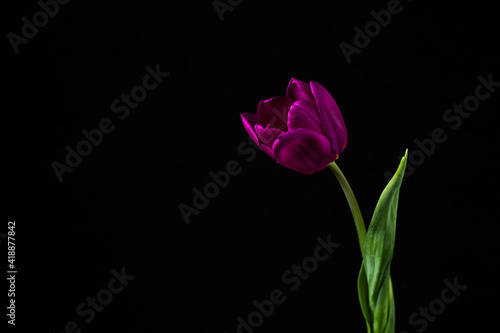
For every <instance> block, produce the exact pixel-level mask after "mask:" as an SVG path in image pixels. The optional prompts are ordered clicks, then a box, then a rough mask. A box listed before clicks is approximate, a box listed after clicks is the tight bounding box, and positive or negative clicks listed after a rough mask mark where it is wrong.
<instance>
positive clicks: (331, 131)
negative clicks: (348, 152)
mask: <svg viewBox="0 0 500 333" xmlns="http://www.w3.org/2000/svg"><path fill="white" fill-rule="evenodd" d="M310 83H311V91H312V93H313V95H314V97H315V98H316V104H317V105H318V111H319V117H320V119H321V125H322V127H323V130H324V132H325V134H326V136H327V137H328V138H329V139H330V141H331V144H332V149H333V150H334V151H335V152H336V153H337V154H340V153H341V152H342V151H343V150H344V148H345V146H346V145H347V129H346V127H345V123H344V118H343V117H342V113H341V112H340V109H339V107H338V106H337V103H335V100H334V99H333V97H332V95H330V93H329V92H328V90H326V89H325V87H323V86H322V85H321V84H319V83H317V82H314V81H311V82H310Z"/></svg>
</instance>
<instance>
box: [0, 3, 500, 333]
mask: <svg viewBox="0 0 500 333" xmlns="http://www.w3.org/2000/svg"><path fill="white" fill-rule="evenodd" d="M485 3H486V2H485ZM401 4H402V6H403V10H402V12H401V13H400V14H397V15H394V16H393V17H392V20H391V22H390V24H389V25H388V26H387V27H385V28H382V30H381V32H380V34H379V35H377V36H376V37H374V38H372V40H371V42H370V44H369V45H368V46H367V47H365V48H364V49H362V50H361V52H360V53H359V54H354V55H353V56H352V62H351V63H349V64H348V63H347V61H346V59H345V57H344V55H343V54H342V51H341V49H340V48H339V44H340V43H341V42H347V43H349V44H353V38H354V34H355V32H354V30H353V29H354V27H356V26H358V27H360V28H362V29H363V28H364V25H365V24H366V23H367V22H369V21H370V20H372V17H371V15H370V11H371V10H376V11H379V10H381V9H385V8H386V7H387V2H386V1H365V2H361V1H347V0H344V1H272V2H271V1H264V0H244V1H243V2H242V3H241V4H240V5H237V6H235V7H234V10H233V11H232V12H229V11H228V12H226V13H224V20H223V21H221V20H220V19H219V17H218V15H217V13H216V11H215V10H214V8H213V6H212V1H141V2H138V1H136V2H132V1H125V2H123V1H107V2H106V3H103V2H89V1H71V2H70V3H68V4H66V5H61V6H60V10H59V13H58V14H57V15H56V16H55V17H53V18H51V19H50V20H49V22H48V24H47V25H46V26H45V27H43V28H40V29H39V32H38V34H37V35H36V36H35V37H34V38H32V39H31V40H30V41H29V42H28V43H27V44H26V45H24V44H23V45H20V47H19V49H20V51H19V53H18V54H16V53H15V52H14V51H13V48H12V46H11V45H10V42H9V40H8V39H7V37H5V38H4V46H5V49H4V50H5V54H6V57H7V60H6V62H5V65H6V73H7V76H6V89H5V92H6V97H5V99H4V104H3V105H4V108H3V110H4V112H3V115H4V122H3V125H4V126H3V127H4V131H3V134H4V135H5V138H4V140H3V145H4V151H5V152H6V153H5V155H4V160H3V165H4V174H3V178H4V188H3V190H4V196H5V198H4V200H3V202H4V206H3V209H2V216H3V218H2V221H3V222H2V223H3V226H1V229H0V232H3V233H6V232H7V222H8V221H9V220H15V221H16V249H17V250H16V264H17V269H18V272H19V273H18V275H17V281H16V291H17V292H16V304H17V316H16V323H17V325H16V329H17V331H19V332H35V331H36V332H53V333H55V332H62V331H64V326H65V324H66V323H67V322H69V321H75V322H77V323H78V324H79V327H80V328H81V329H82V332H109V331H112V332H219V333H224V332H228V333H232V332H236V327H237V325H238V324H237V322H236V318H237V317H238V316H242V317H245V318H246V317H247V316H248V314H249V313H250V312H251V311H253V310H254V306H253V305H252V301H253V300H258V301H261V300H264V299H268V298H269V294H270V292H271V291H272V290H274V289H277V288H279V289H282V290H284V291H285V292H286V295H287V300H286V301H285V303H284V304H282V305H279V306H277V307H276V309H275V311H274V313H273V314H272V316H270V317H269V318H266V319H265V321H264V323H263V324H262V325H261V326H260V327H258V328H256V329H255V332H366V329H365V324H364V319H363V317H362V314H361V310H360V308H359V303H358V298H357V289H356V279H357V274H358V271H359V266H360V254H359V249H358V245H357V238H356V233H355V229H354V225H353V222H352V217H351V215H350V212H349V208H348V205H347V203H346V200H345V198H344V196H343V193H342V191H341V189H340V187H339V186H338V183H337V181H336V180H335V178H334V177H333V175H332V174H331V173H330V172H329V171H328V170H324V171H322V172H318V173H316V174H313V175H310V176H305V175H302V174H299V173H297V172H294V171H292V170H289V169H286V168H284V167H282V166H280V165H277V164H275V163H274V161H273V160H272V159H271V158H269V157H268V156H267V155H265V154H264V153H263V152H258V153H257V155H256V157H255V159H253V160H251V161H249V162H247V161H246V158H248V155H241V154H240V153H239V152H238V150H237V148H238V146H239V144H240V143H241V142H243V141H245V140H246V139H247V137H248V136H247V134H246V132H245V130H244V129H243V126H242V124H241V120H240V116H239V114H240V113H244V112H256V106H257V103H258V102H259V100H261V99H266V98H270V97H273V96H280V95H284V94H285V91H286V87H287V84H288V81H289V80H290V77H295V78H298V79H300V80H303V81H310V80H313V81H317V82H319V83H321V84H322V85H324V86H325V87H326V88H327V89H328V90H329V91H330V92H331V94H332V95H333V97H334V98H335V99H336V101H337V104H338V105H339V107H340V109H341V110H342V112H343V115H344V119H345V123H346V126H347V129H348V134H349V137H348V144H347V147H346V149H345V151H344V152H343V153H342V154H341V156H340V158H339V159H338V161H337V164H338V165H339V166H340V168H341V169H342V170H343V172H344V173H345V175H346V177H347V178H348V180H349V182H350V183H351V186H352V187H353V189H354V191H355V193H356V195H357V198H358V201H359V204H360V206H361V209H362V211H363V213H364V217H365V220H366V221H367V222H368V221H369V219H370V216H371V214H372V212H373V209H374V207H375V204H376V201H377V199H378V196H379V195H380V193H381V191H382V189H383V188H384V186H385V184H386V180H385V178H384V173H385V172H386V171H392V172H393V171H395V169H396V168H397V165H398V156H400V155H402V154H403V153H404V150H405V149H406V148H408V149H409V150H410V153H411V152H412V151H414V150H418V149H419V148H418V147H417V146H416V144H415V143H414V140H415V139H418V140H424V139H428V138H430V136H431V132H432V130H433V129H434V128H437V127H439V128H442V129H443V130H444V131H445V133H446V135H447V137H448V139H447V141H446V142H444V143H442V144H438V145H436V148H435V151H434V152H433V154H431V155H427V156H425V161H424V162H423V164H421V165H420V166H418V167H416V168H415V170H414V171H413V173H411V175H409V176H408V177H407V179H406V181H405V182H404V184H403V186H402V189H401V194H400V202H399V213H398V234H397V241H396V248H395V255H394V258H393V263H392V279H393V283H394V293H395V299H396V306H397V330H396V331H397V332H401V331H403V330H406V331H408V332H417V328H419V327H421V326H418V327H415V326H411V325H410V324H409V322H408V318H409V317H410V315H411V314H412V313H413V312H415V311H418V309H419V307H421V306H424V307H426V306H428V305H429V302H431V301H432V300H434V299H436V298H439V297H440V295H441V291H442V290H443V288H444V287H445V285H444V284H443V280H444V279H448V280H450V281H453V279H454V278H455V277H457V278H458V281H459V283H460V284H465V285H467V286H468V288H467V290H465V291H463V293H462V294H461V295H460V296H459V297H458V298H457V299H456V301H454V302H453V303H452V304H449V305H447V306H446V309H445V311H444V312H443V313H442V314H441V315H439V316H438V317H437V319H436V320H435V321H434V322H432V323H429V325H428V327H427V329H426V330H425V331H426V332H458V331H472V329H469V328H468V327H474V329H473V330H474V331H484V330H485V329H488V328H494V327H496V326H497V325H498V324H497V320H496V319H497V318H496V312H494V311H493V308H494V306H492V305H490V301H493V302H494V301H495V300H496V299H498V297H499V296H500V295H499V292H498V285H497V278H496V277H497V275H496V274H494V273H493V272H494V268H495V266H497V265H498V256H497V253H498V246H497V244H496V242H497V231H498V203H497V202H498V195H497V186H498V180H499V177H498V172H497V170H498V167H499V163H498V159H497V154H498V146H497V143H498V139H499V135H498V124H499V120H500V117H499V115H498V112H499V108H498V105H499V103H498V101H499V94H500V92H498V90H500V89H498V88H497V91H496V92H495V93H493V94H492V95H491V97H490V98H488V99H487V100H485V101H483V102H481V104H480V107H479V109H478V110H477V111H475V112H474V113H472V114H471V116H470V117H469V118H468V119H464V120H463V122H462V124H461V126H459V127H458V128H457V129H456V130H453V129H451V126H450V125H451V124H450V123H446V122H444V121H443V114H444V112H445V110H446V109H448V108H450V107H452V106H453V104H454V103H462V102H463V100H464V98H465V97H467V96H469V95H473V94H474V89H475V87H476V86H477V84H478V83H479V82H478V80H477V77H478V76H479V75H482V76H484V77H487V76H488V75H489V74H490V73H491V74H492V76H493V79H494V80H495V81H500V72H499V71H498V69H499V66H498V62H497V60H498V52H497V51H496V48H497V45H498V18H497V15H496V14H495V10H494V5H493V3H491V4H488V5H486V4H482V3H480V2H470V3H465V2H464V3H460V2H458V3H457V2H455V1H423V0H420V1H417V0H414V1H412V2H410V1H408V0H404V1H402V2H401ZM4 6H7V9H5V10H4V13H5V15H6V16H7V19H6V20H4V22H6V24H5V27H4V34H5V36H7V34H8V33H9V32H14V33H17V34H20V31H21V26H22V24H23V23H22V21H21V18H22V17H23V16H27V17H28V18H30V19H31V17H32V15H33V14H34V13H35V12H36V11H38V10H40V7H39V5H38V4H37V2H36V1H34V0H30V1H22V2H16V4H14V3H13V2H8V3H6V4H4ZM157 64H160V68H161V70H162V71H165V72H169V73H170V76H169V77H168V78H166V79H165V80H164V82H163V83H161V84H160V85H159V86H158V88H156V89H155V90H153V91H151V92H149V93H148V97H147V99H146V100H145V101H144V102H141V103H140V105H139V106H138V107H137V108H136V109H134V110H132V111H131V113H130V115H129V117H127V118H126V119H124V120H120V119H119V118H118V117H117V116H118V115H117V114H115V113H113V112H112V111H111V108H110V104H111V102H112V101H113V100H115V99H116V98H119V97H120V95H121V94H122V93H130V91H131V89H132V88H133V87H135V86H137V85H139V84H141V83H142V79H143V77H144V76H145V75H146V74H147V72H146V70H145V67H146V66H151V67H155V66H156V65H157ZM103 118H109V119H111V120H112V121H113V124H114V125H115V130H114V131H113V132H112V133H109V134H106V135H105V136H104V139H103V141H102V143H101V144H100V145H99V146H98V147H94V149H93V152H92V153H91V154H90V155H89V156H88V157H84V158H83V161H82V162H81V164H80V165H79V166H77V167H75V168H74V170H73V172H72V173H66V174H64V176H63V181H62V182H59V181H58V179H57V177H56V175H55V173H54V171H53V169H52V166H51V163H52V162H53V161H58V162H61V163H64V159H65V157H66V150H65V146H66V145H69V146H71V147H73V148H74V147H76V145H77V143H78V142H79V141H80V140H82V139H84V137H83V135H82V133H81V131H82V130H83V129H87V130H91V129H93V128H96V127H97V126H98V123H99V121H100V120H101V119H103ZM231 160H236V161H238V162H239V163H240V166H241V169H242V171H241V173H240V174H238V175H237V176H234V177H231V180H230V184H229V185H228V186H227V187H226V188H224V189H221V191H220V193H219V195H218V196H217V197H216V198H214V199H211V200H210V203H209V205H208V207H206V208H205V209H202V210H201V211H200V213H199V214H198V215H192V216H191V217H190V224H186V222H185V221H184V219H183V217H182V215H181V213H180V212H179V208H178V206H179V204H180V203H185V204H187V205H190V206H192V200H193V196H194V194H193V192H192V189H193V188H198V189H200V190H201V189H203V187H204V186H205V184H207V183H208V182H210V181H211V179H210V177H209V172H210V171H213V172H218V171H220V170H223V169H224V168H225V166H226V164H227V163H228V162H229V161H231ZM328 235H331V237H332V240H333V241H334V242H336V243H340V244H341V246H340V247H339V248H338V249H337V250H336V251H335V252H334V253H333V254H332V255H331V257H330V258H329V259H328V260H327V261H325V262H323V263H320V264H319V268H318V269H317V270H316V271H315V272H314V273H312V274H311V276H310V278H309V279H307V280H306V281H303V283H302V285H301V286H300V288H299V289H298V290H296V291H295V292H290V291H289V289H288V287H287V285H285V284H284V283H283V281H282V278H281V276H282V274H283V273H284V272H285V271H286V270H288V269H290V267H291V266H292V265H293V264H300V263H301V262H302V260H303V259H304V258H306V257H309V256H311V255H312V253H313V250H314V248H315V246H316V244H317V243H316V238H317V237H323V238H326V237H327V236H328ZM4 245H6V243H5V242H3V243H2V248H3V249H4V250H5V251H3V252H4V253H6V248H5V247H4ZM5 257H6V254H5ZM2 261H4V260H2ZM2 267H5V266H3V265H2ZM122 267H125V269H126V272H127V274H130V275H134V276H135V279H134V280H132V281H130V283H129V285H128V286H127V287H126V288H125V289H124V290H123V292H121V293H119V294H117V295H115V296H114V297H113V300H112V302H111V303H110V304H108V305H106V306H105V308H104V310H103V311H102V312H100V313H97V315H96V317H95V319H94V320H93V321H92V322H90V323H88V324H87V323H84V322H83V318H82V317H80V316H78V315H77V313H76V311H75V308H76V307H77V305H78V304H80V303H81V302H84V301H85V299H86V298H87V297H89V296H90V297H95V296H96V294H97V293H98V292H99V291H100V290H101V289H103V288H106V287H107V284H108V281H109V280H110V279H111V278H112V274H111V270H112V269H116V270H118V271H120V270H121V268H122ZM2 269H5V268H2ZM4 286H5V288H6V289H7V288H8V286H7V284H4ZM1 293H2V294H4V293H6V291H1ZM3 299H4V300H5V299H6V298H3ZM6 302H7V301H4V303H3V305H2V308H3V309H4V310H3V311H6V310H5V307H6V304H7V303H6ZM2 318H4V319H2V321H4V322H6V321H7V319H6V316H5V314H3V315H2ZM6 327H7V325H6ZM8 329H12V327H8Z"/></svg>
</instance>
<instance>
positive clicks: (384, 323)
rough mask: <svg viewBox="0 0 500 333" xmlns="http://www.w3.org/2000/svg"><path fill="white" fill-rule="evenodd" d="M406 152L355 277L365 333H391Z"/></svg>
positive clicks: (371, 228)
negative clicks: (394, 262)
mask: <svg viewBox="0 0 500 333" xmlns="http://www.w3.org/2000/svg"><path fill="white" fill-rule="evenodd" d="M407 159H408V150H406V152H405V156H404V157H403V158H402V159H401V162H400V164H399V167H398V170H397V171H396V173H395V174H394V176H393V177H392V179H391V180H390V181H389V183H388V184H387V186H386V187H385V189H384V191H383V192H382V194H381V196H380V199H379V201H378V203H377V206H376V208H375V212H374V213H373V217H372V220H371V223H370V226H369V227H368V231H367V233H366V239H365V245H364V248H365V258H364V261H363V263H362V265H361V269H360V272H359V277H358V294H359V301H360V304H361V309H362V311H363V315H364V317H365V321H366V325H367V329H368V333H394V331H395V305H394V296H393V293H392V281H391V276H390V270H391V260H392V255H393V252H394V242H395V240H396V216H397V210H398V198H399V189H400V187H401V183H402V181H403V175H404V170H405V168H406V161H407Z"/></svg>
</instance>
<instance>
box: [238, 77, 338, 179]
mask: <svg viewBox="0 0 500 333" xmlns="http://www.w3.org/2000/svg"><path fill="white" fill-rule="evenodd" d="M241 118H242V120H243V125H244V126H245V129H246V131H247V132H248V134H249V135H250V137H251V138H252V140H253V141H254V142H255V143H256V144H257V145H258V146H259V147H260V149H262V150H263V151H264V152H265V153H266V154H268V155H269V156H271V157H272V158H273V159H275V160H276V162H277V163H279V164H281V165H283V166H285V167H287V168H290V169H292V170H295V171H297V172H300V173H303V174H306V175H310V174H312V173H315V172H317V171H320V170H323V169H325V168H326V167H327V166H328V164H329V163H331V162H333V161H335V160H336V159H337V158H338V157H339V155H340V153H341V152H342V151H343V150H344V148H345V146H346V144H347V129H346V127H345V124H344V119H343V117H342V114H341V112H340V109H339V108H338V106H337V104H336V103H335V100H334V99H333V97H332V95H330V93H329V92H328V91H327V90H326V89H325V87H323V86H322V85H321V84H319V83H317V82H314V81H310V82H309V84H307V83H305V82H302V81H300V80H297V79H294V78H292V79H291V80H290V83H289V84H288V88H287V90H286V97H273V98H270V99H267V100H265V101H260V102H259V105H258V107H257V114H254V113H243V114H241Z"/></svg>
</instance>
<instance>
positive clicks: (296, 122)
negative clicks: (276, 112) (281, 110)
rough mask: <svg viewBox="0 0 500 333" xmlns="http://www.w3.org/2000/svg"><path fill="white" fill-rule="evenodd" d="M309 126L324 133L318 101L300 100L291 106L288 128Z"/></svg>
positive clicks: (290, 129)
mask: <svg viewBox="0 0 500 333" xmlns="http://www.w3.org/2000/svg"><path fill="white" fill-rule="evenodd" d="M299 128H307V129H310V130H313V131H315V132H318V133H323V130H322V127H321V120H320V118H319V113H318V107H317V106H316V103H314V102H309V101H304V100H299V101H296V102H295V103H294V104H293V105H292V107H291V108H290V112H289V113H288V130H289V131H292V130H295V129H299Z"/></svg>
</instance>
